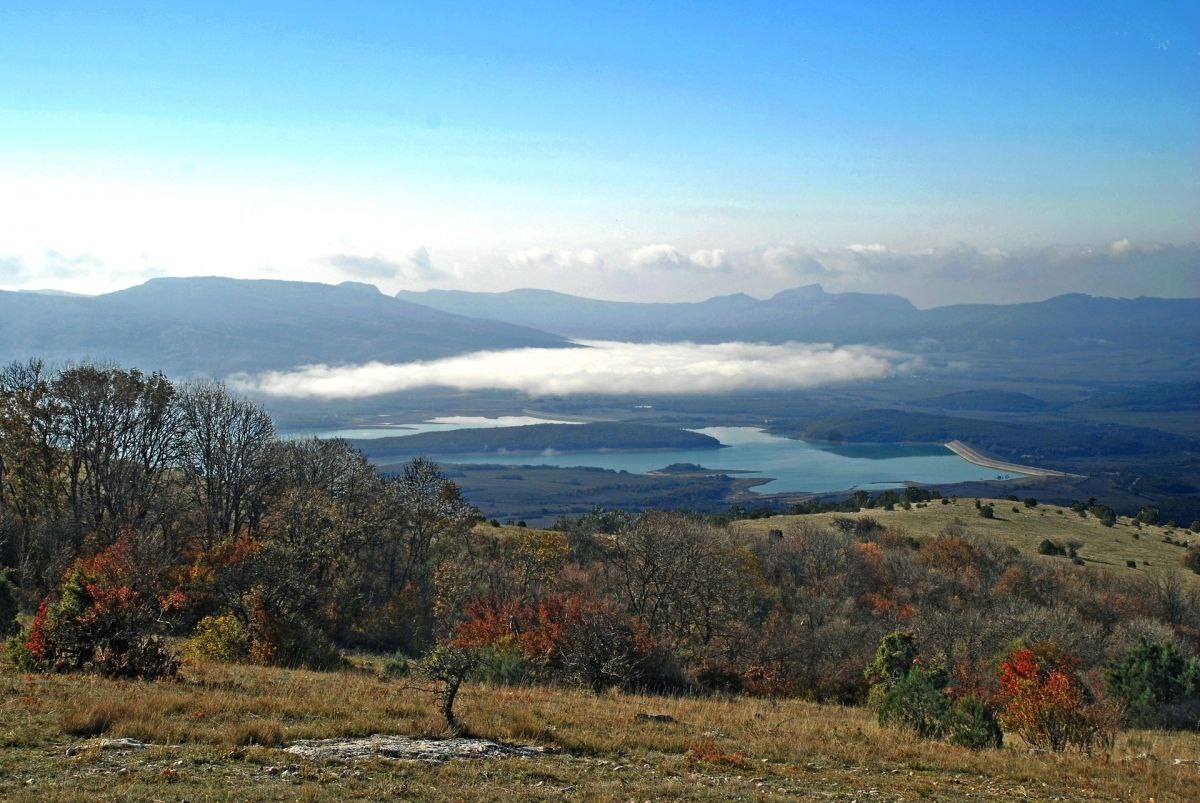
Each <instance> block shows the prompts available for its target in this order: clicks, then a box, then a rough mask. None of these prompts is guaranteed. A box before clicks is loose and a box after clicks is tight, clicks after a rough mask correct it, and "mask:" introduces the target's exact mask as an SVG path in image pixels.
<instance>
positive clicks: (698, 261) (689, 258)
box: [629, 243, 733, 272]
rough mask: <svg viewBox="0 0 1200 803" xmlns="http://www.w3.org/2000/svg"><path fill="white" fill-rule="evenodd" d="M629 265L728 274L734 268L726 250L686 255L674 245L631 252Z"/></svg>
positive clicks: (661, 244)
mask: <svg viewBox="0 0 1200 803" xmlns="http://www.w3.org/2000/svg"><path fill="white" fill-rule="evenodd" d="M629 265H630V267H633V268H640V269H648V270H687V269H692V270H702V271H714V272H728V271H729V270H731V269H732V268H733V265H732V263H731V262H730V258H729V252H728V251H726V250H725V249H724V248H711V249H710V248H700V249H697V250H695V251H693V252H692V253H691V254H685V253H684V252H683V251H680V250H679V249H678V248H676V247H675V246H673V245H666V244H663V243H656V244H654V245H644V246H642V247H641V248H638V249H635V250H633V251H630V252H629Z"/></svg>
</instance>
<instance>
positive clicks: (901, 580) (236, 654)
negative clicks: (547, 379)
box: [0, 363, 1200, 799]
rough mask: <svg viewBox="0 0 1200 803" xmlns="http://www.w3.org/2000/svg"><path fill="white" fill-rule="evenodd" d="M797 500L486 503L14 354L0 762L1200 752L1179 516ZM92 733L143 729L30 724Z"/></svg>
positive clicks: (153, 764) (497, 785) (132, 375)
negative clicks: (346, 739) (488, 508)
mask: <svg viewBox="0 0 1200 803" xmlns="http://www.w3.org/2000/svg"><path fill="white" fill-rule="evenodd" d="M794 512H795V514H796V515H794V516H781V517H773V518H768V519H754V520H746V519H745V518H744V517H745V516H747V515H749V514H748V513H747V512H744V511H742V512H738V511H733V512H731V514H729V515H725V516H700V515H693V514H688V513H679V512H661V511H652V512H647V513H642V514H638V515H632V514H627V513H622V512H620V511H612V510H603V509H597V510H594V511H592V512H590V513H588V514H586V515H583V516H579V517H575V518H570V519H564V520H562V521H560V522H559V523H558V524H557V525H556V526H555V527H554V528H551V529H545V530H540V529H531V528H528V527H519V526H513V527H506V526H503V525H501V524H500V523H499V522H487V521H484V520H483V519H482V517H481V516H480V514H479V511H478V510H477V509H476V508H475V507H474V506H473V505H471V504H470V502H469V501H468V500H466V499H464V498H463V497H462V495H461V493H460V492H459V490H458V488H457V487H456V486H455V485H454V484H453V483H452V482H451V481H450V480H449V479H447V478H446V476H444V475H443V474H442V473H441V472H440V471H439V469H438V467H437V466H436V465H434V464H432V463H430V462H428V461H426V460H421V459H418V460H414V461H412V462H410V463H408V464H406V465H405V466H403V467H402V469H401V470H400V471H398V472H397V473H396V474H394V475H387V476H385V475H382V474H380V473H379V472H378V471H376V469H375V468H374V467H373V466H371V465H370V464H369V463H368V462H367V461H366V460H365V459H364V458H363V456H362V455H361V454H359V453H358V452H356V451H355V450H353V449H352V448H351V447H350V446H349V445H347V444H346V443H344V442H342V441H336V440H332V441H321V440H309V441H280V440H277V439H276V438H275V435H274V428H273V424H272V422H271V419H270V417H269V416H268V415H267V414H266V413H265V412H264V411H263V410H262V409H260V408H259V407H257V406H256V405H255V404H253V403H252V402H249V401H247V400H245V399H241V398H238V397H236V396H234V395H231V394H230V393H228V392H227V391H226V390H225V389H224V388H223V387H221V386H220V385H217V384H211V383H201V384H190V385H180V386H176V385H174V384H173V383H171V382H170V381H169V380H167V379H166V378H165V377H163V376H161V375H157V374H152V375H143V374H141V373H139V372H137V371H125V370H121V369H117V368H108V367H97V366H91V365H82V366H77V367H72V368H67V369H64V370H61V371H58V372H48V371H46V370H45V369H44V368H43V367H42V366H41V365H39V364H37V363H25V364H15V365H13V366H10V367H9V368H7V369H6V370H4V372H3V374H2V375H0V517H2V518H0V532H2V533H3V537H4V553H3V555H4V564H5V566H7V567H10V569H11V571H10V579H7V580H5V582H4V583H2V584H0V615H2V618H3V622H0V625H2V627H3V628H4V630H5V631H6V632H10V633H13V635H12V637H11V638H10V640H9V645H8V664H7V666H6V668H5V670H4V683H5V685H6V690H7V691H6V696H5V704H4V708H3V716H4V720H3V724H2V726H0V727H2V729H3V731H4V733H5V736H4V738H5V739H6V744H7V745H8V746H9V747H10V748H11V749H12V750H13V751H14V752H12V753H11V754H10V755H9V756H8V757H6V758H5V762H6V764H7V766H4V767H2V768H0V769H3V771H4V773H5V774H4V775H2V776H0V783H3V784H5V785H6V786H7V787H8V788H9V790H11V791H16V784H18V783H24V780H23V779H18V775H17V774H18V773H21V774H28V777H29V779H30V781H31V782H30V784H28V785H29V786H30V787H39V788H41V787H45V789H43V791H39V792H37V793H36V794H37V795H38V796H39V797H43V798H45V797H47V796H48V795H49V796H51V797H52V796H53V795H59V796H61V797H69V796H71V795H72V793H73V792H78V791H79V790H82V789H85V788H94V789H97V790H103V791H105V792H107V793H109V794H117V793H122V794H124V793H127V794H128V795H130V796H135V797H136V796H138V795H143V794H148V793H147V792H146V790H147V789H148V788H149V787H150V786H153V785H158V784H166V783H174V782H178V783H182V784H185V785H192V786H196V787H203V788H205V789H209V790H210V791H211V790H213V789H221V790H225V791H221V792H217V793H216V794H217V795H218V796H219V795H224V794H228V795H229V796H232V797H240V796H244V793H243V792H240V791H239V790H249V789H251V788H253V785H254V784H256V783H260V782H261V781H262V778H263V773H264V772H266V770H264V769H263V766H264V765H266V764H270V763H278V762H279V761H282V760H283V759H277V758H275V757H274V753H273V751H272V749H271V748H274V747H277V746H280V745H283V744H285V743H286V742H288V741H291V740H293V739H296V738H305V737H313V736H328V735H366V734H368V733H372V732H392V733H396V732H400V733H411V734H416V733H421V734H443V733H452V732H459V733H463V732H468V731H470V732H474V733H476V734H478V735H483V736H488V737H491V738H496V739H502V740H506V741H522V742H532V743H536V744H541V745H545V746H548V747H552V748H555V749H556V750H557V751H559V753H558V754H556V755H553V756H549V755H548V756H544V757H541V758H537V759H512V760H509V761H506V762H505V763H504V764H503V766H501V767H492V768H490V769H489V768H481V767H479V766H471V767H459V766H454V767H440V768H437V769H427V768H426V769H414V768H412V767H403V768H396V767H391V768H386V769H380V768H379V767H372V768H371V769H370V770H369V771H368V772H366V773H365V774H364V773H362V772H360V773H359V774H358V775H354V774H347V773H346V772H344V771H340V770H337V771H335V770H330V769H328V768H326V767H324V766H323V765H322V766H316V765H314V766H307V765H306V766H305V767H304V769H303V772H302V773H301V772H299V771H298V773H293V774H290V775H289V776H288V777H289V778H290V779H291V781H290V782H296V783H299V784H301V787H302V789H303V790H304V791H303V794H306V795H308V796H311V797H321V796H327V795H329V794H332V792H331V791H330V790H332V789H337V790H338V791H337V794H344V795H360V796H377V795H379V794H381V793H384V792H387V793H390V794H403V795H410V796H426V797H438V796H439V794H438V793H439V792H441V793H442V795H441V796H444V794H445V792H446V790H447V789H448V788H454V789H455V794H461V795H462V796H464V797H478V798H485V797H504V796H508V797H529V796H541V795H543V794H544V795H549V794H551V793H553V794H561V789H562V788H563V787H568V786H572V787H575V790H576V791H578V792H579V793H581V794H585V795H593V796H597V797H607V796H617V795H621V796H629V795H637V796H641V797H648V796H675V797H681V798H694V797H705V796H708V797H721V796H726V795H729V794H739V795H744V796H752V795H764V796H770V795H778V796H789V795H795V794H818V793H820V792H834V793H837V794H846V793H848V792H852V791H854V790H860V791H861V792H862V793H863V794H869V792H868V790H869V789H872V788H873V789H876V790H877V792H882V793H884V794H889V795H909V794H912V795H927V796H932V797H935V798H936V797H944V798H947V799H951V798H955V797H958V796H961V794H960V793H961V792H963V791H965V790H966V789H968V788H969V789H970V790H971V792H972V793H973V794H986V795H992V796H997V797H1014V796H1020V795H1022V794H1024V795H1026V796H1030V797H1048V796H1054V795H1066V796H1073V797H1080V796H1087V795H1091V796H1094V797H1098V798H1111V797H1122V796H1124V797H1140V798H1145V797H1150V796H1155V797H1157V798H1160V799H1162V798H1170V797H1171V796H1177V797H1180V798H1182V797H1186V790H1187V789H1189V788H1194V784H1195V783H1196V782H1197V781H1198V780H1200V774H1198V769H1200V765H1197V764H1195V763H1194V762H1196V761H1197V760H1198V758H1200V755H1198V753H1200V746H1198V744H1197V737H1196V736H1195V735H1194V731H1195V730H1196V729H1197V728H1198V726H1200V669H1198V667H1197V662H1196V659H1195V654H1196V651H1197V649H1198V648H1200V604H1198V594H1200V583H1198V582H1197V580H1198V579H1200V578H1197V576H1196V574H1195V571H1196V570H1197V569H1198V568H1200V556H1198V555H1200V551H1198V550H1197V548H1196V546H1195V545H1193V543H1192V539H1194V538H1200V536H1197V535H1196V534H1194V533H1192V532H1190V531H1187V530H1184V529H1182V528H1179V527H1170V528H1167V527H1161V526H1160V525H1159V524H1158V521H1157V512H1156V511H1154V510H1152V509H1146V510H1143V511H1142V512H1141V513H1139V516H1138V518H1137V519H1136V520H1131V519H1128V518H1123V517H1120V516H1117V515H1116V513H1115V512H1114V511H1112V510H1111V509H1110V508H1108V507H1107V506H1105V505H1104V504H1103V503H1102V502H1101V501H1098V500H1087V501H1081V502H1080V503H1079V504H1077V505H1076V506H1075V507H1074V508H1073V509H1072V508H1062V507H1049V506H1046V505H1044V504H1041V503H1039V502H1038V500H1037V499H1035V498H1032V497H1026V498H1022V499H1020V500H1016V499H980V500H975V499H970V500H967V499H963V500H951V499H942V498H939V496H938V495H937V494H935V493H932V492H930V491H926V490H923V489H919V488H909V489H905V490H903V491H901V492H885V493H883V494H879V495H876V496H871V495H869V494H866V493H860V494H856V495H854V496H852V497H850V498H849V499H847V500H844V501H841V502H839V503H837V504H836V505H821V504H818V503H812V504H810V505H808V506H807V507H805V506H799V507H797V508H796V509H795V511H794ZM1198 527H1200V525H1198ZM1035 542H1036V543H1035ZM1126 556H1129V557H1126ZM1131 564H1132V565H1131ZM18 609H20V610H21V611H23V612H24V613H23V614H21V615H20V616H18ZM312 670H319V671H312ZM456 695H457V697H456ZM456 702H457V703H458V705H457V708H456V707H455V703H456ZM644 712H649V713H653V714H666V715H668V716H669V719H653V718H652V719H648V720H638V719H637V718H636V717H635V716H634V715H635V714H637V713H644ZM1133 728H1140V729H1146V728H1150V729H1158V730H1156V731H1154V732H1150V731H1144V732H1143V731H1135V730H1130V729H1133ZM1168 731H1171V732H1173V733H1171V734H1170V735H1168ZM97 735H106V736H130V737H134V738H138V739H142V740H145V741H147V742H151V743H153V744H155V745H160V747H156V748H153V751H152V752H148V753H145V754H142V758H140V759H138V760H137V761H136V762H135V763H136V768H135V769H134V770H132V771H129V767H128V765H125V767H124V768H125V769H126V770H127V773H126V776H125V777H124V780H123V783H124V784H125V786H124V787H123V788H122V789H121V790H117V792H114V791H113V790H112V789H111V788H109V787H108V786H107V784H108V783H109V780H110V779H111V778H112V777H114V776H112V775H111V774H106V773H107V772H108V771H109V770H111V771H112V772H119V768H118V767H117V766H116V765H115V764H114V763H113V762H114V761H116V759H114V758H112V757H111V755H110V754H109V753H107V752H105V751H104V750H103V749H101V748H99V747H96V748H95V749H92V748H87V749H86V750H85V751H84V752H83V753H76V754H74V755H71V756H67V755H66V754H65V753H63V752H62V748H63V747H64V746H65V744H66V743H69V742H72V741H78V740H82V739H86V738H88V737H91V736H97ZM161 745H171V746H170V747H162V746H161ZM247 745H257V746H258V747H255V748H253V749H251V750H248V751H247V750H243V749H242V748H244V747H245V746H247ZM235 748H236V749H235ZM231 749H233V752H232V753H230V752H229V751H230V750H231ZM89 751H90V752H89ZM1064 754H1065V755H1064ZM68 758H69V759H71V760H70V761H68ZM1176 759H1179V762H1178V763H1177V762H1176ZM175 762H181V763H179V764H176V763H175ZM605 762H615V764H616V766H621V767H624V769H622V770H619V771H618V770H616V768H615V766H614V764H613V763H605ZM1189 762H1191V763H1189ZM160 765H161V766H160ZM130 773H132V774H130ZM619 773H620V774H621V777H620V778H616V777H614V776H615V775H616V774H619ZM270 777H272V778H275V777H276V776H275V775H271V776H270ZM534 779H537V780H534ZM955 779H957V780H955ZM538 781H541V782H542V786H537V785H536V784H537V782H538ZM56 784H57V786H56ZM89 784H90V785H91V786H90V787H89ZM471 784H477V785H478V786H477V790H478V791H471V792H468V791H467V789H468V787H469V786H470V785H471ZM759 784H761V786H760V785H759ZM956 784H966V785H967V786H966V787H963V788H959V787H957V786H956ZM448 785H453V786H452V787H451V786H448ZM46 790H49V791H46ZM27 791H29V793H30V794H34V792H33V791H32V790H27ZM255 794H256V795H259V796H262V797H294V796H295V795H296V794H297V790H296V789H294V788H292V787H291V786H288V787H287V788H286V789H282V790H281V789H279V788H278V787H272V788H268V789H266V790H265V791H262V792H261V793H258V792H256V793H255Z"/></svg>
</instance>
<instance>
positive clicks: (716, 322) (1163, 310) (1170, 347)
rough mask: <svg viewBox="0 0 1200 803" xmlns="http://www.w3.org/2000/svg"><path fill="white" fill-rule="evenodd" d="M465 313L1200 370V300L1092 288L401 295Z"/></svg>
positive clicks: (645, 331) (588, 328)
mask: <svg viewBox="0 0 1200 803" xmlns="http://www.w3.org/2000/svg"><path fill="white" fill-rule="evenodd" d="M398 297H400V298H402V299H405V300H408V301H412V302H415V303H418V304H425V305H428V306H431V307H433V308H435V309H440V310H443V311H447V312H454V313H456V314H460V315H479V316H483V317H487V318H491V319H494V320H500V321H509V322H513V321H519V320H526V321H536V322H537V325H538V326H540V327H542V328H544V329H546V330H548V331H551V332H554V333H556V334H559V335H562V336H564V337H577V338H595V339H613V340H640V341H645V340H693V341H696V342H719V341H723V340H754V341H766V342H784V341H789V340H798V341H823V342H832V343H835V344H845V343H872V344H882V345H888V346H892V347H895V348H900V349H904V350H912V351H918V352H924V353H945V354H949V355H960V354H972V353H976V354H982V355H985V356H986V357H987V358H995V357H999V358H1005V359H1012V358H1018V359H1019V358H1023V357H1028V358H1029V359H1030V360H1031V361H1033V360H1036V358H1037V357H1038V356H1039V355H1046V354H1054V355H1056V356H1058V357H1060V358H1061V357H1069V356H1071V355H1076V354H1078V355H1081V358H1083V357H1093V358H1094V357H1101V358H1103V357H1105V356H1107V357H1112V358H1116V357H1118V356H1119V357H1121V358H1122V359H1124V360H1126V361H1131V362H1133V363H1134V364H1135V365H1138V364H1143V363H1144V364H1145V365H1146V366H1147V367H1150V364H1151V363H1153V369H1154V370H1155V371H1158V372H1159V373H1160V375H1178V374H1187V373H1188V372H1189V371H1193V372H1194V371H1195V370H1200V364H1198V363H1197V357H1196V354H1197V353H1198V349H1200V299H1198V298H1189V299H1161V298H1149V297H1139V298H1133V299H1123V298H1104V297H1096V296H1089V295H1085V294H1081V293H1074V294H1069V295H1062V296H1056V297H1054V298H1050V299H1047V300H1045V301H1038V302H1026V303H1021V304H1006V305H999V304H957V305H951V306H945V307H934V308H932V309H925V310H922V309H918V308H916V307H915V306H913V305H912V304H911V303H910V302H909V301H907V300H906V299H903V298H900V297H899V296H894V295H875V294H868V293H827V292H825V291H824V290H823V289H822V288H821V287H820V286H819V285H809V286H806V287H800V288H795V289H792V290H785V291H782V292H780V293H777V294H776V295H774V296H772V297H771V298H768V299H761V300H760V299H754V298H751V297H750V296H746V295H734V296H718V297H715V298H711V299H708V300H706V301H700V302H691V303H652V304H650V303H637V302H619V301H599V300H596V299H587V298H579V297H576V296H569V295H564V294H562V293H552V292H549V291H543V290H514V291H511V292H508V293H470V292H464V291H450V290H428V291H425V292H419V293H418V292H401V293H399V294H398Z"/></svg>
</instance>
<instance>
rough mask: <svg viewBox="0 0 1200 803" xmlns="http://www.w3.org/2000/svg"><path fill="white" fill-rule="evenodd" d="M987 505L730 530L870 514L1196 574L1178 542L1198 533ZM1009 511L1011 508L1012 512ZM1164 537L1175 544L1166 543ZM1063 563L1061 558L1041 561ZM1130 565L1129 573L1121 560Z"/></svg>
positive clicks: (934, 506) (1196, 539) (913, 530)
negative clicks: (1071, 546) (983, 511)
mask: <svg viewBox="0 0 1200 803" xmlns="http://www.w3.org/2000/svg"><path fill="white" fill-rule="evenodd" d="M980 502H981V503H983V504H991V505H992V506H993V508H994V510H995V518H993V519H986V518H984V517H982V516H980V515H979V511H978V510H976V509H975V500H974V499H957V500H951V501H950V503H949V504H946V505H943V504H941V502H940V501H938V500H934V501H932V502H929V503H928V506H927V507H916V506H914V507H913V508H912V509H911V510H903V509H902V508H899V507H897V508H896V509H895V510H882V509H874V510H864V511H863V512H862V513H859V514H853V513H819V514H814V515H810V516H772V517H771V518H767V519H753V520H747V521H738V522H734V523H733V525H732V527H733V528H734V529H735V530H741V531H743V532H751V531H762V530H770V529H785V528H787V527H788V526H791V525H795V524H797V523H800V522H810V523H828V522H830V521H832V520H833V519H836V518H846V517H849V518H857V517H858V516H870V517H872V518H874V519H876V520H878V521H879V522H880V523H881V524H884V525H886V526H888V527H892V528H895V529H897V530H899V531H902V532H904V533H907V534H908V535H911V536H913V537H914V538H929V537H932V536H936V535H938V534H939V533H941V532H942V531H943V530H945V529H946V527H948V526H950V525H959V526H962V527H965V528H966V530H967V531H968V532H969V533H973V534H978V535H986V536H990V537H992V538H996V539H999V540H1001V541H1003V542H1005V543H1007V544H1010V545H1012V546H1014V547H1016V548H1017V549H1020V550H1021V551H1022V552H1026V553H1029V554H1037V551H1038V545H1039V544H1040V543H1041V542H1042V541H1043V540H1044V539H1046V538H1049V539H1050V540H1051V541H1055V542H1058V543H1061V544H1066V543H1067V542H1069V541H1074V542H1076V543H1078V544H1082V546H1081V547H1080V548H1079V557H1080V558H1082V559H1083V560H1084V561H1085V562H1086V563H1087V564H1088V565H1093V566H1104V567H1111V568H1114V569H1119V570H1121V571H1122V572H1130V573H1133V572H1147V571H1156V570H1159V569H1164V570H1170V571H1179V572H1181V573H1184V574H1186V575H1188V576H1189V577H1192V578H1196V579H1197V580H1198V581H1200V576H1198V575H1195V574H1193V573H1191V572H1186V571H1185V570H1184V569H1183V567H1182V565H1181V561H1182V559H1183V556H1184V553H1185V551H1186V549H1185V547H1182V546H1179V545H1178V543H1188V542H1190V543H1192V544H1197V543H1200V534H1197V533H1193V532H1189V531H1188V530H1186V529H1183V528H1175V529H1169V528H1167V527H1162V526H1158V525H1153V526H1152V525H1142V526H1141V528H1140V529H1139V528H1138V527H1136V526H1134V524H1133V522H1132V521H1131V520H1130V519H1129V518H1127V517H1124V516H1122V517H1118V519H1117V523H1116V524H1115V525H1113V526H1112V527H1105V526H1104V525H1103V524H1102V523H1101V522H1100V520H1099V519H1098V518H1096V517H1095V516H1092V515H1090V514H1089V515H1088V516H1087V518H1082V517H1080V515H1079V514H1078V513H1076V512H1075V511H1073V510H1071V509H1070V508H1063V507H1058V506H1056V505H1042V504H1039V505H1038V506H1037V507H1035V508H1026V507H1025V506H1024V505H1023V504H1022V503H1021V502H1013V501H1011V500H1008V499H981V500H980ZM1013 508H1016V510H1014V509H1013ZM1166 538H1170V539H1171V540H1172V541H1175V542H1177V543H1168V542H1166V541H1165V540H1164V539H1166ZM1047 560H1064V558H1047ZM1130 560H1132V561H1135V562H1136V563H1137V568H1136V569H1132V568H1129V567H1128V565H1127V561H1130Z"/></svg>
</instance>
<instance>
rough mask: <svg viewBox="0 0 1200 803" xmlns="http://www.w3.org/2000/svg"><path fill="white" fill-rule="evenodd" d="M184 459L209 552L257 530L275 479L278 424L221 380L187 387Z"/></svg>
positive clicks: (183, 396)
mask: <svg viewBox="0 0 1200 803" xmlns="http://www.w3.org/2000/svg"><path fill="white" fill-rule="evenodd" d="M179 406H180V408H181V410H182V414H183V424H184V436H183V444H182V457H183V464H184V468H185V470H186V472H187V474H188V477H189V480H190V481H191V490H192V494H193V497H194V501H195V504H196V506H197V507H198V508H199V509H200V510H201V511H202V513H203V516H204V543H203V545H202V546H203V547H204V549H212V548H213V547H214V546H215V545H217V544H218V543H220V542H222V541H225V540H227V539H231V538H236V537H237V536H238V535H240V534H241V532H242V531H243V529H244V528H246V527H248V526H253V524H254V522H255V519H256V517H257V516H258V515H260V513H261V510H262V502H263V496H264V494H265V493H266V491H267V488H268V485H269V483H270V482H271V478H272V476H273V472H272V464H271V461H270V459H269V458H270V453H271V444H272V443H273V441H274V439H275V424H274V422H273V421H272V420H271V416H270V415H269V414H268V413H267V411H266V410H264V409H263V408H262V407H261V406H259V405H258V404H255V403H254V402H252V401H250V400H249V399H245V398H241V397H238V396H234V395H232V394H230V393H229V391H228V390H226V389H225V386H224V385H222V384H221V383H219V382H203V383H199V384H193V385H188V386H186V387H185V388H184V389H183V391H182V392H181V393H180V396H179Z"/></svg>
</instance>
